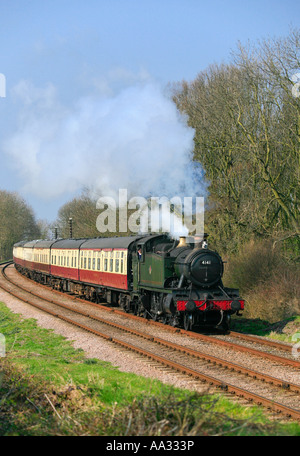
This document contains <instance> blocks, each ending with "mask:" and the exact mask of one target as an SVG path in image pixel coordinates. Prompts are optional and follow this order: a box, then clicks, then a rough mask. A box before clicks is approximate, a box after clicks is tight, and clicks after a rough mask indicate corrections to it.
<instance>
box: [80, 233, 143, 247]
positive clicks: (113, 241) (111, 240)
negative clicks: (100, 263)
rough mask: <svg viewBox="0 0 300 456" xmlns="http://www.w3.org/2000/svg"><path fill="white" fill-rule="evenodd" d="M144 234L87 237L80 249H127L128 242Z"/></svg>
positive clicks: (136, 239) (132, 241) (130, 242)
mask: <svg viewBox="0 0 300 456" xmlns="http://www.w3.org/2000/svg"><path fill="white" fill-rule="evenodd" d="M143 237H144V236H142V235H139V236H126V237H125V236H124V237H122V236H120V237H105V238H95V239H87V240H86V242H85V243H84V244H83V245H82V246H81V248H82V249H128V248H129V246H130V244H132V243H134V242H135V241H138V240H139V239H141V238H143Z"/></svg>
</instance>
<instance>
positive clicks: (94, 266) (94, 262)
mask: <svg viewBox="0 0 300 456" xmlns="http://www.w3.org/2000/svg"><path fill="white" fill-rule="evenodd" d="M92 269H93V271H95V269H96V258H93V268H92Z"/></svg>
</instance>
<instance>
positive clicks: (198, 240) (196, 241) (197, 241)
mask: <svg viewBox="0 0 300 456" xmlns="http://www.w3.org/2000/svg"><path fill="white" fill-rule="evenodd" d="M202 240H203V236H199V235H197V234H196V235H195V236H194V249H201V246H202Z"/></svg>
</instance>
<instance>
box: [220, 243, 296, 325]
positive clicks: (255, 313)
mask: <svg viewBox="0 0 300 456" xmlns="http://www.w3.org/2000/svg"><path fill="white" fill-rule="evenodd" d="M228 262H229V264H228V268H227V269H226V274H225V276H224V283H225V285H227V286H230V287H231V286H232V287H236V288H239V290H240V294H241V296H242V297H243V298H244V299H245V300H246V306H245V312H244V316H245V317H248V318H261V319H266V320H268V321H270V322H275V321H279V320H282V319H284V318H289V317H291V316H293V315H299V314H300V301H299V296H300V284H299V279H298V278H299V266H298V265H297V264H290V263H288V262H287V261H286V260H285V259H284V258H283V256H282V255H281V253H280V251H279V250H277V249H274V248H273V246H272V243H271V242H270V241H250V242H248V243H247V244H245V245H244V246H243V247H242V249H241V250H240V252H239V253H238V254H237V255H236V256H235V257H233V258H230V259H229V261H228Z"/></svg>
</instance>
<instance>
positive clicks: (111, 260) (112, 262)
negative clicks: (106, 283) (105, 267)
mask: <svg viewBox="0 0 300 456" xmlns="http://www.w3.org/2000/svg"><path fill="white" fill-rule="evenodd" d="M113 269H114V260H113V258H111V259H110V262H109V272H113Z"/></svg>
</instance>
